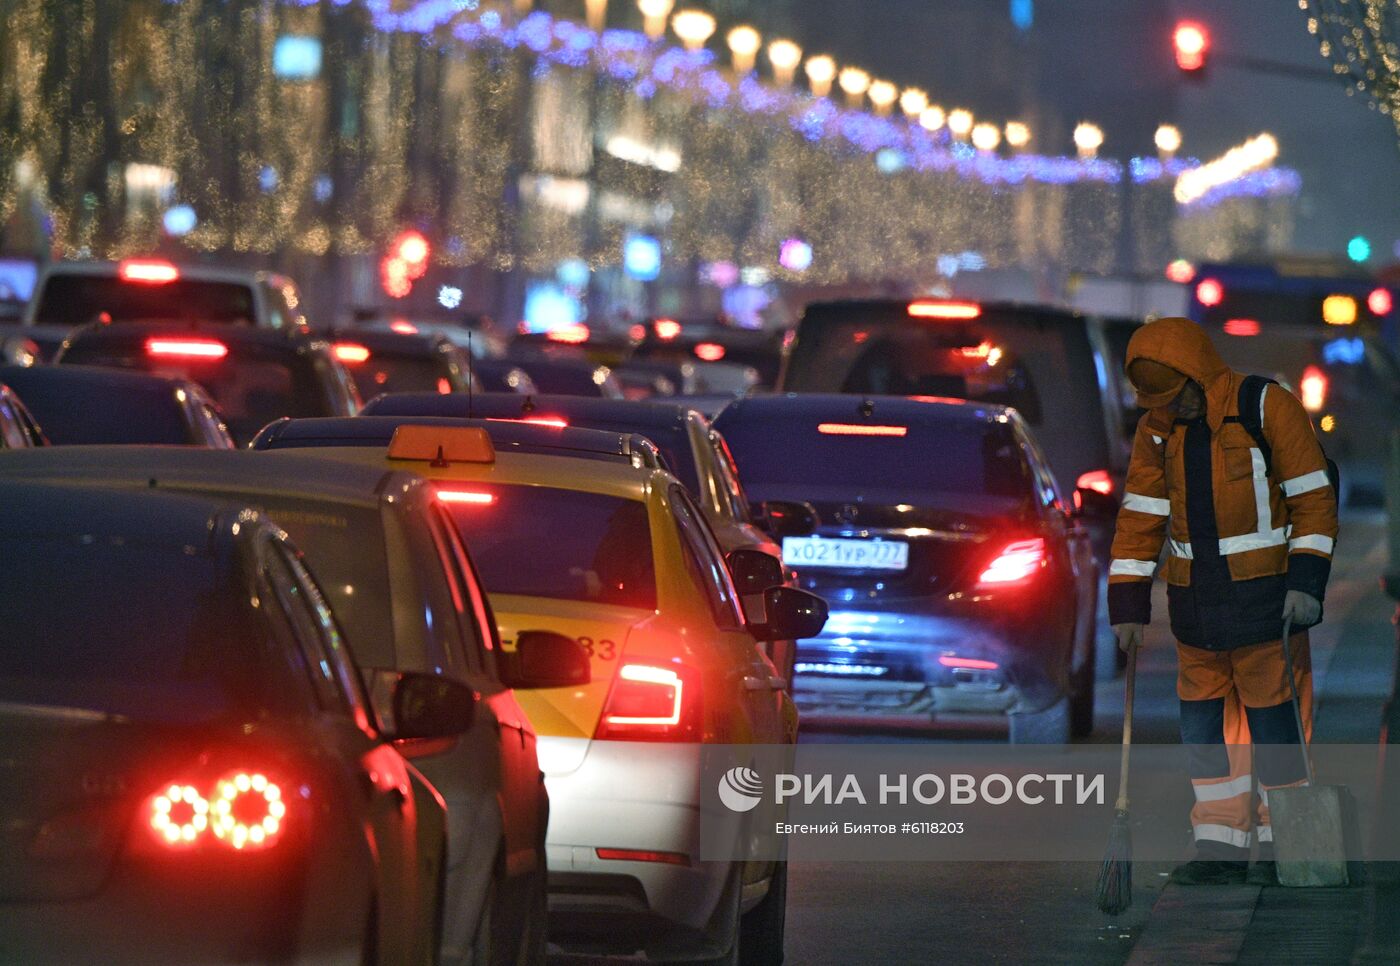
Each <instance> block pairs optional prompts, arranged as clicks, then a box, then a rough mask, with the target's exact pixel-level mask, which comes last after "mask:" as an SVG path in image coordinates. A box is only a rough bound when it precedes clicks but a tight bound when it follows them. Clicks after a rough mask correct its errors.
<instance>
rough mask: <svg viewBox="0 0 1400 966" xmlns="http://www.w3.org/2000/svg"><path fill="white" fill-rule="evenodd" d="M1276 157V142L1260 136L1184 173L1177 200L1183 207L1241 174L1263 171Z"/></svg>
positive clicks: (1270, 137)
mask: <svg viewBox="0 0 1400 966" xmlns="http://www.w3.org/2000/svg"><path fill="white" fill-rule="evenodd" d="M1277 157H1278V141H1276V140H1275V139H1274V136H1273V135H1272V134H1260V135H1259V136H1257V137H1253V138H1250V139H1249V140H1248V141H1246V142H1245V143H1243V144H1241V145H1239V146H1238V147H1234V148H1231V149H1230V150H1229V151H1226V152H1225V153H1224V154H1222V155H1221V156H1220V157H1218V158H1216V159H1215V160H1214V161H1208V162H1206V163H1205V164H1203V165H1200V166H1199V167H1195V168H1191V169H1190V170H1189V171H1183V172H1182V173H1181V175H1180V176H1179V177H1178V178H1177V179H1176V189H1175V194H1176V200H1177V202H1178V203H1180V204H1183V205H1189V204H1190V203H1191V202H1193V201H1198V200H1200V199H1201V198H1204V197H1205V196H1206V195H1207V194H1208V193H1209V192H1210V191H1211V189H1213V188H1216V187H1219V186H1221V185H1224V184H1227V183H1229V182H1233V181H1236V180H1238V179H1239V178H1241V177H1242V176H1243V175H1245V174H1247V173H1249V172H1251V171H1257V170H1259V169H1260V168H1266V167H1268V166H1269V165H1270V164H1272V163H1273V161H1274V159H1275V158H1277Z"/></svg>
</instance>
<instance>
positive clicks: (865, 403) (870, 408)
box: [860, 399, 875, 419]
mask: <svg viewBox="0 0 1400 966" xmlns="http://www.w3.org/2000/svg"><path fill="white" fill-rule="evenodd" d="M860 414H861V415H862V416H865V417H866V418H867V419H868V418H869V417H871V416H873V415H875V400H873V399H862V400H861V403H860Z"/></svg>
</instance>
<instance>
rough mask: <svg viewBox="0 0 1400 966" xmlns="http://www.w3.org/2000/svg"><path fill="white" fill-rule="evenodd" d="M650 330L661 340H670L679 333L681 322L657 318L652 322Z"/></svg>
mask: <svg viewBox="0 0 1400 966" xmlns="http://www.w3.org/2000/svg"><path fill="white" fill-rule="evenodd" d="M651 330H652V331H653V332H655V333H656V337H657V338H658V339H660V340H661V341H662V342H670V341H671V340H672V339H674V338H675V337H676V336H678V335H680V334H681V324H680V323H679V322H677V321H676V320H675V319H657V320H656V321H655V322H653V323H652V326H651Z"/></svg>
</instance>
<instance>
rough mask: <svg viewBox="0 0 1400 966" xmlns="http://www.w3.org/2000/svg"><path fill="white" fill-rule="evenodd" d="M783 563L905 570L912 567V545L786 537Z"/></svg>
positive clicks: (847, 568) (843, 568)
mask: <svg viewBox="0 0 1400 966" xmlns="http://www.w3.org/2000/svg"><path fill="white" fill-rule="evenodd" d="M783 563H785V564H789V565H790V566H793V567H836V568H839V569H842V570H904V569H905V568H906V567H908V566H909V544H907V543H906V542H904V541H903V540H845V539H842V538H840V537H785V538H784V539H783Z"/></svg>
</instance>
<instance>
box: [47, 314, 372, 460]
mask: <svg viewBox="0 0 1400 966" xmlns="http://www.w3.org/2000/svg"><path fill="white" fill-rule="evenodd" d="M56 361H57V362H58V364H60V365H74V364H81V365H90V366H107V367H110V368H115V369H132V370H136V371H138V372H152V373H157V374H159V375H164V376H174V377H176V378H180V379H189V380H192V381H194V382H196V383H198V384H199V385H200V386H202V387H204V389H205V390H206V391H207V392H208V393H209V395H210V396H212V397H213V398H214V400H215V401H216V402H217V403H218V404H219V408H220V410H221V411H222V413H223V416H224V418H225V420H226V421H227V423H228V428H229V432H230V433H231V434H232V436H233V438H234V440H235V441H236V442H238V443H239V444H242V443H246V442H248V441H249V440H250V439H252V438H253V436H255V435H256V434H257V432H258V430H260V429H262V428H263V427H264V426H266V425H267V424H268V423H270V422H272V421H273V420H274V419H278V418H280V417H282V416H353V415H354V414H355V413H356V412H357V411H358V410H359V408H360V396H359V393H358V392H357V391H356V390H355V384H354V382H353V381H352V380H351V378H350V376H349V374H348V373H347V372H346V371H345V367H344V366H342V365H341V364H340V363H339V362H338V361H336V358H335V356H334V355H333V354H332V351H331V347H330V345H329V344H328V343H327V342H325V341H324V340H322V339H320V338H317V337H314V336H310V335H307V334H306V333H305V332H302V331H299V330H293V331H290V332H278V331H273V330H268V329H259V328H252V327H250V326H232V325H227V326H198V325H190V324H187V323H180V322H131V323H126V324H123V325H102V324H97V325H90V326H86V327H85V328H82V329H79V330H77V331H76V332H75V333H74V334H73V335H72V336H70V337H69V339H68V341H67V342H66V343H65V344H64V347H63V350H62V351H61V352H59V355H58V359H57V360H56Z"/></svg>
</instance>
